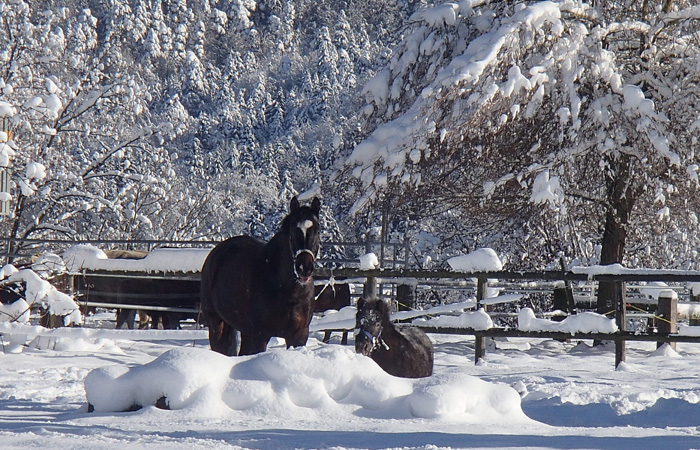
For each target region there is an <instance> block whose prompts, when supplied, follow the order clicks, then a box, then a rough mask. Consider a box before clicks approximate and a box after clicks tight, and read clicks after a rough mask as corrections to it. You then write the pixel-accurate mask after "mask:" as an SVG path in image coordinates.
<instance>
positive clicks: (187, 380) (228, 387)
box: [0, 317, 700, 450]
mask: <svg viewBox="0 0 700 450" xmlns="http://www.w3.org/2000/svg"><path fill="white" fill-rule="evenodd" d="M98 319H99V317H98ZM91 320H93V321H94V320H95V319H94V318H92V319H91ZM122 333H124V334H123V336H124V337H125V338H126V337H128V339H120V335H119V334H118V333H117V332H116V331H115V330H108V329H104V331H93V332H91V333H88V334H86V337H79V338H78V337H52V338H46V337H44V338H41V339H40V340H37V341H34V342H33V344H32V345H30V346H29V347H13V346H12V343H11V342H9V339H10V334H6V335H4V337H3V344H4V346H3V348H4V349H5V351H4V352H2V353H0V448H47V447H48V448H71V449H110V450H111V449H120V450H122V449H124V448H161V449H197V448H202V449H204V448H206V449H217V448H236V449H240V448H242V449H270V450H273V449H296V448H314V449H315V448H319V449H321V448H323V449H338V450H340V449H385V448H386V449H389V448H391V449H394V448H396V449H440V448H453V449H454V448H484V449H485V448H498V449H507V448H537V449H553V448H557V449H560V448H566V449H584V448H586V449H588V448H602V449H627V448H629V449H660V448H667V449H690V448H700V376H699V369H698V367H700V345H697V344H683V343H679V344H678V349H677V350H678V351H677V352H674V351H672V350H671V349H670V348H668V347H662V349H660V350H656V349H655V345H654V344H652V343H634V342H630V343H628V357H627V362H626V363H624V364H622V365H621V366H620V367H619V368H618V369H617V370H616V369H615V368H614V354H613V349H612V348H599V347H596V348H591V347H590V342H585V343H578V342H558V341H551V340H523V339H519V340H510V341H500V342H497V348H493V347H492V348H491V349H490V350H489V351H488V353H487V360H486V362H485V363H484V364H480V365H474V363H473V361H472V358H473V350H474V348H473V345H474V341H473V338H472V337H462V336H448V335H431V339H432V340H433V342H434V344H435V374H434V375H433V376H432V377H430V378H427V379H421V380H407V379H398V378H394V377H391V376H389V375H387V374H385V373H383V372H382V371H381V370H380V369H379V368H378V367H377V366H376V365H375V364H374V362H373V361H371V360H370V359H368V358H365V357H363V356H359V355H356V354H355V353H354V351H353V350H352V347H351V346H348V347H346V346H341V345H339V344H338V341H339V336H335V337H334V338H333V342H332V343H331V344H323V343H320V342H319V340H318V339H319V338H320V337H321V335H320V333H317V334H314V335H313V338H312V339H311V340H310V341H309V344H308V346H307V347H306V348H304V349H294V350H285V349H284V348H283V346H280V345H279V343H277V344H275V343H274V342H273V345H272V347H271V349H270V350H269V351H268V352H266V353H264V354H261V355H257V356H252V357H232V358H228V357H224V356H221V355H218V354H216V353H213V352H211V351H210V350H209V349H208V347H207V345H208V343H207V340H206V337H205V336H206V334H205V332H203V331H201V330H199V331H195V330H192V331H183V332H181V333H182V334H181V335H182V337H183V339H172V337H173V334H172V333H177V332H173V331H168V332H164V331H155V330H153V331H145V332H142V333H141V334H138V333H136V332H126V331H124V332H122ZM143 333H150V334H145V335H144V334H143ZM66 334H68V333H66ZM144 336H145V337H144ZM149 336H150V338H149ZM176 336H177V335H176ZM15 339H17V338H15ZM351 343H352V339H351ZM13 351H14V352H13ZM518 394H519V395H518ZM160 397H166V399H167V402H168V404H169V406H170V408H171V409H170V410H167V409H159V408H156V407H155V406H147V407H145V408H142V409H140V410H137V411H133V412H117V411H114V410H115V409H121V408H128V407H129V406H131V405H132V404H135V403H144V404H149V403H151V404H152V403H156V402H157V401H158V399H160ZM88 398H89V399H90V403H92V404H93V406H94V409H95V411H94V412H88ZM161 402H162V400H161Z"/></svg>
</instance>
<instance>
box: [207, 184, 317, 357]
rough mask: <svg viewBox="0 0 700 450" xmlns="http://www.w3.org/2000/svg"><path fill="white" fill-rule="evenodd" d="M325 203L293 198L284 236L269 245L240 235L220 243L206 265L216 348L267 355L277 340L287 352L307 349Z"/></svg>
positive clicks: (209, 320)
mask: <svg viewBox="0 0 700 450" xmlns="http://www.w3.org/2000/svg"><path fill="white" fill-rule="evenodd" d="M320 209H321V202H320V201H319V200H318V199H317V198H314V199H313V201H312V202H311V206H300V205H299V201H298V200H297V198H296V197H294V198H292V201H291V203H290V211H289V214H288V215H287V216H286V217H285V218H284V219H283V220H282V224H281V225H280V229H279V231H277V233H276V234H275V235H274V236H273V237H272V239H270V241H269V242H268V243H265V242H263V241H261V240H259V239H256V238H253V237H250V236H235V237H232V238H230V239H227V240H225V241H223V242H221V243H220V244H218V245H217V246H216V247H214V249H213V250H212V251H211V252H210V253H209V255H208V256H207V259H206V261H204V265H203V266H202V281H201V308H202V314H203V317H204V320H205V322H206V324H207V326H208V327H209V345H210V346H211V349H212V350H214V351H217V352H219V353H223V354H224V355H228V356H232V355H235V354H236V347H237V346H238V342H237V337H236V331H239V332H240V334H241V342H240V351H239V352H238V354H240V355H252V354H255V353H260V352H264V351H265V350H266V348H267V342H268V341H269V340H270V338H271V337H272V336H277V337H282V338H284V339H285V342H286V344H287V347H291V346H294V347H298V346H303V345H306V341H307V339H308V337H309V323H310V322H311V316H312V311H313V300H314V283H313V278H312V275H313V271H314V260H315V258H316V255H317V254H318V249H319V246H320V226H319V221H318V215H319V211H320Z"/></svg>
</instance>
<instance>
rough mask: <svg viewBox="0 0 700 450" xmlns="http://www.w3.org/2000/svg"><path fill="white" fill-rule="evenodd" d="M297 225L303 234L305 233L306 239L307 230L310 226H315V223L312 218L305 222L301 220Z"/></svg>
mask: <svg viewBox="0 0 700 450" xmlns="http://www.w3.org/2000/svg"><path fill="white" fill-rule="evenodd" d="M297 226H298V227H299V229H300V230H301V234H303V235H304V239H306V231H307V230H308V229H309V228H311V227H313V226H314V223H313V222H312V221H310V220H305V221H303V222H299V223H298V224H297Z"/></svg>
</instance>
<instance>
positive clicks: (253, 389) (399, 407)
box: [85, 346, 533, 423]
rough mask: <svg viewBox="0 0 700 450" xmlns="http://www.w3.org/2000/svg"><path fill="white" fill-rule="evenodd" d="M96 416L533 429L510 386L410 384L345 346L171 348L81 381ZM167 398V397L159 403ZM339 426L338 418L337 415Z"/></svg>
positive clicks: (443, 377)
mask: <svg viewBox="0 0 700 450" xmlns="http://www.w3.org/2000/svg"><path fill="white" fill-rule="evenodd" d="M85 392H86V394H87V399H88V402H89V403H90V404H91V405H92V406H93V407H94V409H95V411H98V412H99V411H101V412H104V411H125V410H128V409H129V408H131V407H134V406H135V405H136V406H149V405H155V404H156V403H157V402H159V399H162V398H163V397H164V398H165V402H166V404H167V406H168V407H169V408H170V409H196V410H197V412H199V413H205V414H208V415H210V416H216V417H219V416H226V415H229V414H239V415H241V414H242V415H246V414H249V415H251V416H255V415H260V414H265V415H268V416H269V415H279V416H281V417H282V416H284V417H296V418H298V419H299V420H310V419H319V418H324V419H325V420H327V419H328V418H329V417H343V416H346V417H348V418H350V417H351V416H353V415H358V414H359V415H363V416H371V417H376V418H382V419H411V418H416V417H417V418H424V419H439V418H444V419H448V420H450V421H451V422H452V421H458V422H466V423H500V422H502V421H504V420H505V421H517V422H520V423H533V421H531V419H529V418H528V417H527V416H526V415H525V414H524V413H523V411H522V409H521V405H520V395H519V394H518V393H517V392H516V391H515V390H514V389H513V388H511V387H509V386H507V385H501V384H493V383H488V382H485V381H482V380H480V379H478V378H476V377H473V376H470V375H465V374H462V373H449V372H447V373H441V374H439V375H434V376H432V377H429V378H422V379H404V378H396V377H393V376H391V375H389V374H387V373H386V372H384V371H383V370H382V369H381V368H379V366H378V365H377V364H376V363H375V362H374V361H373V360H372V359H370V358H368V357H365V356H362V355H358V354H356V353H355V352H354V351H352V350H351V349H349V348H345V347H340V346H322V347H318V348H316V349H309V348H306V347H305V348H300V349H294V350H282V349H272V350H269V351H267V352H265V353H261V354H259V355H254V356H245V357H226V356H223V355H220V354H218V353H215V352H212V351H210V350H208V349H201V348H193V347H187V348H179V349H174V350H170V351H168V352H166V353H164V354H163V355H161V356H160V357H158V358H157V359H155V360H154V361H152V362H150V363H148V364H144V365H141V366H135V367H132V368H129V367H127V366H108V367H103V368H99V369H96V370H93V371H92V372H90V373H89V374H88V375H87V377H86V378H85ZM160 401H161V402H162V400H160ZM341 420H342V419H341Z"/></svg>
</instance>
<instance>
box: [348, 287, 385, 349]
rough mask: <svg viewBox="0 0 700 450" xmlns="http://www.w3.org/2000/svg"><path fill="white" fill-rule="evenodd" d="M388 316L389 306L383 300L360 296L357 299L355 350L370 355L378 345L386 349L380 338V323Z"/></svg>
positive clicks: (381, 327)
mask: <svg viewBox="0 0 700 450" xmlns="http://www.w3.org/2000/svg"><path fill="white" fill-rule="evenodd" d="M388 317H389V307H388V306H387V304H386V303H385V302H384V300H380V299H376V298H372V299H364V298H361V299H359V300H358V301H357V316H356V318H355V352H357V353H362V354H363V355H365V356H370V355H371V354H372V352H373V351H374V350H376V349H377V348H379V347H380V346H384V347H385V348H387V350H388V347H387V346H386V344H385V343H384V341H383V340H382V329H383V326H382V324H383V322H384V320H388Z"/></svg>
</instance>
